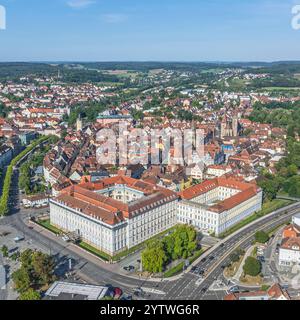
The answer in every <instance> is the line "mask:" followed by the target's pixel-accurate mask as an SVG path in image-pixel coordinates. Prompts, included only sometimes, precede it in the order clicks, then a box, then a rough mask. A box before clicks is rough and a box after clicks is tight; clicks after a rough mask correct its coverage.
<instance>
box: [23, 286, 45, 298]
mask: <svg viewBox="0 0 300 320" xmlns="http://www.w3.org/2000/svg"><path fill="white" fill-rule="evenodd" d="M19 300H41V295H40V293H39V292H37V291H35V290H33V289H32V288H30V289H28V290H27V291H25V292H22V293H21V294H20V296H19Z"/></svg>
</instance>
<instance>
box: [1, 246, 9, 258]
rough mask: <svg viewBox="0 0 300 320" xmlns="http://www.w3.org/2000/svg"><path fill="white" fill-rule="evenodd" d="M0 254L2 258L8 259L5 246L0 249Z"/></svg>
mask: <svg viewBox="0 0 300 320" xmlns="http://www.w3.org/2000/svg"><path fill="white" fill-rule="evenodd" d="M1 252H2V255H3V257H4V258H6V257H8V248H7V246H6V245H3V246H2V248H1Z"/></svg>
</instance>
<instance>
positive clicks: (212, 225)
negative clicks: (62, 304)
mask: <svg viewBox="0 0 300 320" xmlns="http://www.w3.org/2000/svg"><path fill="white" fill-rule="evenodd" d="M111 179H112V178H110V179H107V180H109V183H107V185H106V186H104V184H103V186H104V187H102V186H100V188H96V189H93V190H94V191H88V190H86V189H84V188H82V187H80V186H79V187H72V188H75V189H73V191H71V190H68V191H65V194H62V195H61V196H59V197H58V198H56V199H52V200H51V201H50V222H51V224H52V225H54V226H55V227H57V228H59V229H61V230H63V231H65V232H76V233H77V234H79V235H80V236H81V238H82V240H83V241H84V242H86V243H88V244H90V245H92V246H93V247H95V248H97V249H99V250H101V251H103V252H106V253H107V254H109V255H111V256H113V255H115V254H117V253H119V252H121V251H124V250H126V249H130V248H132V247H134V246H136V245H138V244H140V243H142V242H144V241H146V240H148V239H150V238H152V237H154V236H156V235H157V234H159V233H162V232H164V231H166V230H168V229H170V228H171V227H173V226H175V225H176V224H177V223H181V224H188V225H193V226H194V227H196V228H197V229H198V230H199V231H201V232H203V233H215V235H216V236H218V235H220V234H221V233H223V232H225V231H227V230H228V229H229V228H231V227H232V226H234V225H235V224H237V223H238V222H240V221H241V220H243V219H245V218H247V217H248V216H250V215H251V214H253V213H254V212H257V211H259V210H261V206H262V191H261V190H260V189H257V191H256V192H254V191H253V190H254V189H253V188H255V187H253V186H252V185H249V184H246V185H245V183H244V184H242V185H241V184H239V183H237V185H236V186H233V182H232V180H229V181H228V182H227V180H224V179H223V180H222V183H223V184H221V183H220V184H219V185H218V183H217V182H216V181H208V183H207V182H206V183H204V184H201V185H199V186H200V188H202V189H203V190H204V192H200V193H199V194H193V193H192V194H193V196H192V198H191V199H189V200H187V199H185V198H184V197H183V196H182V199H180V198H179V197H178V195H177V194H176V193H174V192H172V191H170V190H167V189H159V188H158V187H157V186H153V185H149V184H148V185H146V187H145V189H143V187H142V186H141V184H143V183H144V182H140V180H134V179H131V178H130V180H129V182H128V185H127V184H126V183H121V182H120V183H119V182H115V183H114V184H112V183H111V181H112V180H111ZM118 179H119V178H117V180H118ZM122 179H123V180H124V179H125V178H120V179H119V180H120V181H123V180H122ZM126 179H127V178H126ZM128 179H129V178H128ZM119 180H118V181H119ZM224 181H225V182H224ZM230 183H231V184H230ZM130 184H132V186H133V187H131V186H130ZM144 184H145V183H144ZM248 185H249V188H250V191H251V192H249V193H247V190H246V191H241V190H239V189H237V186H240V187H241V188H246V189H247V187H248ZM197 187H198V186H196V188H197ZM151 188H153V190H151ZM74 190H75V191H74ZM163 190H165V191H163ZM248 191H249V190H248ZM188 192H190V191H188ZM245 192H246V194H245ZM239 193H241V196H240V195H239ZM95 194H96V195H95ZM109 199H110V200H109ZM230 199H232V200H230ZM116 200H117V201H116ZM226 201H227V202H226ZM228 201H229V202H230V203H228ZM76 208H82V209H76ZM101 210H102V212H103V213H102V214H101ZM114 212H115V213H114Z"/></svg>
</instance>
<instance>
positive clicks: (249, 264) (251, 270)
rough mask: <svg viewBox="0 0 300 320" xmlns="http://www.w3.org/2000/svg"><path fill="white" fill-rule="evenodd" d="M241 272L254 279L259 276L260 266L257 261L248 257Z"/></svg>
mask: <svg viewBox="0 0 300 320" xmlns="http://www.w3.org/2000/svg"><path fill="white" fill-rule="evenodd" d="M243 270H244V273H245V274H246V275H249V276H251V277H256V276H258V275H259V274H260V271H261V264H260V262H259V261H258V260H257V259H255V258H253V257H248V258H247V259H246V261H245V264H244V266H243Z"/></svg>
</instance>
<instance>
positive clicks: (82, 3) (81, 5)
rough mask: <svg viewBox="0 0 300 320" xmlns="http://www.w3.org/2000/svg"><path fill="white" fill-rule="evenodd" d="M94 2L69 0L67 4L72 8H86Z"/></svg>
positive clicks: (89, 0) (91, 0)
mask: <svg viewBox="0 0 300 320" xmlns="http://www.w3.org/2000/svg"><path fill="white" fill-rule="evenodd" d="M93 3H95V1H94V0H70V1H68V2H67V5H68V6H69V7H71V8H74V9H80V8H86V7H88V6H90V5H91V4H93Z"/></svg>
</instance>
